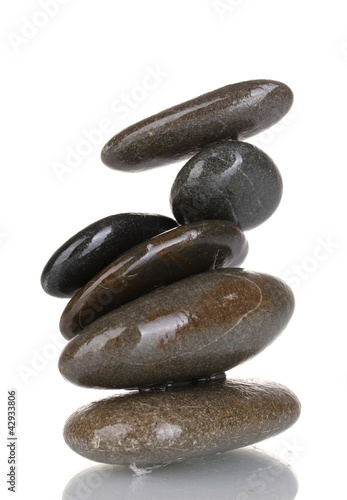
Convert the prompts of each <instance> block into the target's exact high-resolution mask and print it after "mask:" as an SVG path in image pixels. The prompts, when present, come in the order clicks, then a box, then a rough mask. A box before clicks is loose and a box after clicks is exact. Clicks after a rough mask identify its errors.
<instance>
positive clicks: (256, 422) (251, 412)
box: [64, 380, 300, 465]
mask: <svg viewBox="0 0 347 500" xmlns="http://www.w3.org/2000/svg"><path fill="white" fill-rule="evenodd" d="M299 415H300V403H299V401H298V399H297V397H296V396H295V395H294V394H293V393H292V392H291V391H290V390H289V389H287V388H286V387H284V386H282V385H279V384H276V383H273V382H264V381H257V380H229V381H224V382H215V383H207V384H205V383H202V384H198V385H197V386H196V387H194V386H193V387H185V388H181V389H174V390H168V391H155V392H151V393H132V394H127V395H118V396H113V397H110V398H107V399H103V400H100V401H97V402H96V403H92V404H89V405H87V406H85V407H83V408H80V409H79V410H77V411H76V412H75V413H74V414H73V415H72V416H71V417H70V418H69V419H68V420H67V422H66V424H65V428H64V437H65V441H66V443H67V444H68V445H69V446H70V447H71V448H72V449H73V450H74V451H75V452H76V453H79V454H80V455H82V456H83V457H86V458H89V459H90V460H95V461H97V462H103V463H109V464H138V465H149V464H160V463H165V462H171V461H175V460H179V459H186V458H191V457H197V456H204V455H208V454H211V453H217V452H224V451H227V450H231V449H235V448H241V447H243V446H247V445H250V444H254V443H257V442H259V441H262V440H264V439H266V438H269V437H271V436H275V435H276V434H279V433H280V432H282V431H285V430H286V429H288V428H289V427H290V426H291V425H293V424H294V423H295V422H296V420H297V419H298V417H299Z"/></svg>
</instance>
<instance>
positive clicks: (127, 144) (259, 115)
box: [101, 80, 293, 171]
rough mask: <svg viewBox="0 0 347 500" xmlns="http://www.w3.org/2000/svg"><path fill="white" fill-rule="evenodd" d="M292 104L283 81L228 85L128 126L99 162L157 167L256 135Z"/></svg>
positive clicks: (123, 166) (134, 168) (133, 167)
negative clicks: (224, 142)
mask: <svg viewBox="0 0 347 500" xmlns="http://www.w3.org/2000/svg"><path fill="white" fill-rule="evenodd" d="M292 103H293V93H292V91H291V90H290V88H289V87H288V86H287V85H285V84H284V83H281V82H277V81H273V80H250V81H247V82H241V83H235V84H233V85H227V86H225V87H222V88H220V89H217V90H214V91H212V92H208V93H207V94H203V95H201V96H199V97H197V98H195V99H192V100H190V101H186V102H184V103H182V104H179V105H177V106H174V107H172V108H169V109H166V110H165V111H162V112H160V113H158V114H156V115H153V116H151V117H149V118H146V119H145V120H142V121H140V122H138V123H135V124H134V125H131V126H130V127H128V128H126V129H125V130H123V131H122V132H120V133H119V134H117V135H115V136H114V137H113V138H112V139H111V140H110V141H109V142H108V143H107V144H106V145H105V146H104V148H103V150H102V153H101V159H102V161H103V162H104V163H105V164H106V165H108V166H109V167H112V168H115V169H117V170H127V171H139V170H145V169H148V168H153V167H157V166H161V165H164V164H166V163H169V162H172V161H175V160H179V159H182V158H185V157H188V156H191V155H193V154H194V153H197V152H198V151H200V150H201V149H202V148H203V147H204V146H206V145H208V144H212V143H214V142H216V141H220V140H223V139H245V138H247V137H250V136H252V135H254V134H258V133H259V132H261V131H263V130H265V129H267V128H268V127H271V126H272V125H273V124H275V123H276V122H278V121H279V120H280V119H281V118H282V117H283V116H284V115H285V114H286V113H287V112H288V111H289V109H290V107H291V105H292Z"/></svg>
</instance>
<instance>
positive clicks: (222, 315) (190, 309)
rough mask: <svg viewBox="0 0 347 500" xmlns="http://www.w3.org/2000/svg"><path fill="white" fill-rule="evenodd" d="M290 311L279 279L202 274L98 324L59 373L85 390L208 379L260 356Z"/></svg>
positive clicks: (72, 347) (66, 354) (234, 272)
mask: <svg viewBox="0 0 347 500" xmlns="http://www.w3.org/2000/svg"><path fill="white" fill-rule="evenodd" d="M293 309H294V298H293V294H292V292H291V290H290V289H289V287H288V286H287V285H286V284H285V283H284V282H283V281H281V280H279V279H278V278H274V277H272V276H269V275H267V274H260V273H253V272H249V271H244V270H242V269H238V268H236V269H217V270H215V271H209V272H205V273H201V274H198V275H195V276H191V277H189V278H186V279H184V280H181V281H179V282H176V283H173V284H172V285H168V286H166V287H164V288H161V289H160V290H155V291H154V292H151V293H149V294H147V295H144V296H142V297H140V298H139V299H136V300H134V301H132V302H130V303H129V304H126V305H124V306H122V307H120V308H119V309H116V310H114V311H112V312H110V313H108V314H106V315H105V316H102V317H101V318H99V319H97V320H96V321H94V322H93V323H92V324H91V325H89V326H88V327H86V328H85V329H84V331H83V333H82V334H81V335H77V336H76V337H75V338H73V339H72V340H71V341H70V342H69V343H68V344H67V345H66V347H65V348H64V350H63V352H62V354H61V356H60V360H59V369H60V371H61V373H62V375H63V376H64V377H65V378H66V379H67V380H69V381H70V382H73V383H74V384H77V385H81V386H85V387H105V388H118V389H123V388H132V387H141V386H148V385H153V384H164V383H167V382H172V381H173V382H175V381H177V382H180V381H182V380H194V379H200V378H206V377H208V376H210V375H213V374H216V373H220V372H224V371H227V370H229V369H230V368H232V367H233V366H235V365H237V364H239V363H241V362H243V361H245V360H246V359H249V358H251V357H252V356H255V355H256V354H257V353H259V352H260V351H262V350H263V349H264V348H265V347H266V346H267V345H268V344H270V343H271V342H272V341H273V340H274V339H275V338H276V337H277V336H278V335H279V333H280V332H281V331H282V330H283V329H284V328H285V326H286V325H287V323H288V321H289V319H290V317H291V315H292V313H293Z"/></svg>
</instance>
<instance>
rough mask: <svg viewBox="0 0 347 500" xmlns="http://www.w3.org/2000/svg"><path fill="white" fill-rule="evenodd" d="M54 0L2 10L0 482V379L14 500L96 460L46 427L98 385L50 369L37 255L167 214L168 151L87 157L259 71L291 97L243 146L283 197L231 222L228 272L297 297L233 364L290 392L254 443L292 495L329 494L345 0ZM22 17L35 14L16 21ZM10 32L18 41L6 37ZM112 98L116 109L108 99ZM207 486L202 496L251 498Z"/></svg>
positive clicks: (341, 284) (340, 351) (332, 484)
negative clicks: (121, 216)
mask: <svg viewBox="0 0 347 500" xmlns="http://www.w3.org/2000/svg"><path fill="white" fill-rule="evenodd" d="M62 3H63V2H61V4H62ZM64 3H65V4H66V5H60V6H59V7H58V8H57V11H56V12H55V13H54V14H51V16H52V17H50V18H45V17H44V16H42V14H39V13H40V12H41V13H42V11H43V9H42V7H41V6H40V2H38V1H35V0H30V1H29V0H25V1H24V0H17V1H16V2H2V5H1V8H0V9H1V12H0V18H1V35H2V37H1V40H2V43H1V67H2V76H1V86H2V90H1V94H0V98H1V108H0V109H1V139H2V140H1V156H2V159H1V172H2V176H3V180H2V181H1V211H0V261H1V272H0V276H1V293H2V296H1V326H2V328H1V330H2V332H1V336H2V349H1V367H2V370H3V374H2V377H1V383H2V391H1V394H0V396H1V421H0V432H1V441H0V456H1V477H0V484H1V490H2V491H5V490H6V485H5V481H6V472H7V468H8V466H7V450H6V394H7V389H9V388H16V389H17V391H18V439H19V440H18V449H17V452H18V483H17V486H18V493H16V497H15V498H19V499H28V498H35V499H38V500H40V499H46V498H50V499H53V500H54V499H60V498H61V495H62V491H63V490H64V488H65V486H66V484H67V483H68V481H69V480H70V479H71V478H72V477H73V476H74V475H75V474H77V473H78V472H79V471H82V470H83V469H86V468H87V467H90V466H92V465H94V464H93V463H92V462H89V461H88V460H85V459H83V458H82V457H80V456H78V455H76V454H74V453H73V452H72V451H71V450H70V449H69V448H68V447H67V446H66V445H65V443H64V440H63V438H62V428H63V425H64V421H65V419H66V418H67V417H68V416H69V415H70V414H71V413H72V412H73V411H74V410H75V409H77V408H78V407H79V406H81V405H83V404H86V403H88V402H91V401H93V400H95V399H98V398H101V397H105V396H106V395H109V393H107V391H105V392H104V391H97V390H87V389H83V388H78V387H75V386H73V385H71V384H69V383H68V382H66V381H64V380H63V378H62V377H61V376H60V374H59V372H58V368H57V361H58V356H59V352H60V351H61V349H62V347H63V345H64V344H65V341H64V339H62V338H60V336H59V331H58V323H59V318H60V314H61V312H62V310H63V308H64V306H65V303H66V301H65V300H63V299H57V298H53V297H50V296H48V295H46V294H45V293H44V292H43V291H42V289H41V287H40V274H41V271H42V268H43V266H44V264H45V263H46V261H47V260H48V258H49V257H50V255H51V254H52V253H53V251H54V250H55V249H56V248H57V247H59V246H60V245H61V244H62V243H63V242H64V241H65V240H66V239H67V238H68V237H70V236H71V235H73V234H74V233H75V232H77V231H78V230H80V229H81V228H83V227H85V226H86V225H88V224H90V223H91V222H93V221H95V220H98V219H100V218H101V217H104V216H107V215H110V214H115V213H120V212H127V211H132V212H136V211H138V212H156V213H161V214H165V215H170V206H169V201H168V200H169V192H170V188H171V184H172V182H173V180H174V178H175V176H176V174H177V172H178V171H179V169H180V167H181V166H182V163H181V164H175V165H170V166H167V167H164V168H158V169H155V170H152V171H148V172H144V173H140V174H127V173H123V172H116V171H113V170H111V169H109V168H108V167H106V166H105V165H103V164H102V163H101V160H100V151H101V148H102V145H103V144H104V142H106V140H108V139H109V138H110V137H111V136H112V135H113V134H114V133H116V132H117V131H120V130H121V129H123V128H124V127H125V126H127V125H130V124H131V123H133V122H136V121H138V120H139V119H142V118H145V117H146V116H148V115H151V114H153V113H155V112H157V111H160V110H162V109H165V108H167V107H169V106H171V105H174V104H177V103H180V102H182V101H185V100H187V99H190V98H193V97H196V96H198V95H200V94H202V93H204V92H208V91H210V90H213V89H215V88H218V87H221V86H224V85H227V84H229V83H235V82H238V81H243V80H249V79H258V78H269V79H275V80H280V81H283V82H285V83H287V84H288V85H289V86H290V87H291V88H292V89H293V91H294V95H295V103H294V106H293V108H292V111H290V113H289V115H288V116H287V118H286V119H285V120H284V121H283V122H282V123H281V125H279V126H277V127H275V128H274V130H271V131H269V132H267V133H264V134H262V135H261V136H258V137H254V138H252V139H250V140H249V142H253V143H254V144H257V145H258V146H260V147H261V148H262V149H264V150H265V151H266V152H267V153H268V154H269V155H270V156H271V157H272V158H273V159H274V161H275V163H276V164H277V166H278V167H279V169H280V170H281V172H282V176H283V181H284V195H283V198H282V202H281V205H280V207H279V209H278V210H277V211H276V213H275V214H274V215H273V216H272V218H271V219H270V220H268V221H267V222H266V223H264V224H263V225H261V226H260V227H258V228H257V229H255V230H253V231H251V232H248V233H247V237H248V240H249V244H250V252H249V256H248V258H247V260H246V262H245V264H244V267H245V268H248V269H251V270H254V271H260V272H268V273H272V274H274V275H277V276H281V277H285V278H286V279H287V281H288V283H289V284H291V285H292V286H293V288H294V291H295V295H296V302H297V306H296V311H295V314H294V316H293V319H292V321H291V323H290V325H289V326H288V327H287V329H286V330H285V332H284V333H283V334H282V336H281V337H280V338H279V339H278V340H277V341H276V342H275V343H274V344H273V345H271V346H270V347H269V348H268V349H267V350H266V351H264V352H263V353H262V354H260V355H259V356H258V357H257V358H255V359H253V360H251V361H249V362H247V363H246V364H244V365H242V366H240V367H237V368H235V369H234V370H233V372H232V374H233V375H235V376H237V377H257V378H267V379H270V380H275V381H278V382H281V383H284V384H286V385H288V386H289V387H290V388H291V389H292V390H294V391H295V392H296V393H297V395H298V396H299V398H300V399H301V402H302V406H303V409H302V416H301V418H300V420H299V422H298V423H297V424H296V425H295V426H294V427H293V428H291V429H290V430H289V431H288V432H286V433H285V434H284V435H283V436H281V437H280V438H275V439H273V440H271V441H268V442H264V443H261V445H260V446H261V447H262V448H265V449H270V450H274V451H275V452H276V453H277V455H278V456H281V457H282V458H285V460H287V462H289V463H290V464H291V467H292V469H293V470H294V471H295V473H296V475H297V478H298V483H299V493H298V495H297V498H298V499H299V500H307V499H310V498H316V499H317V498H339V499H340V498H345V495H346V491H345V487H344V485H345V463H344V461H343V460H342V459H341V458H340V457H341V454H343V452H344V450H345V446H346V444H347V443H346V425H345V422H346V384H347V368H346V361H345V346H346V342H345V336H346V328H345V313H346V307H345V300H346V292H345V277H346V271H345V259H344V258H343V257H344V253H345V243H346V236H345V227H346V219H345V217H346V216H345V214H346V208H345V203H344V200H345V197H346V194H345V193H346V187H345V179H346V175H345V170H346V146H345V145H346V112H347V108H346V88H347V86H346V85H347V27H346V16H347V7H346V2H344V1H343V0H341V1H339V0H330V1H329V2H327V1H322V0H306V1H303V0H301V1H299V0H291V1H278V0H277V1H275V0H262V1H259V0H258V1H256V0H243V1H242V0H239V1H238V0H221V1H220V2H219V4H216V2H215V1H214V0H199V1H198V0H175V1H159V0H146V1H144V0H132V1H125V0H124V1H114V0H99V1H98V2H96V1H91V0H84V1H82V0H70V1H66V0H65V2H64ZM28 20H29V21H32V20H34V21H35V22H36V24H40V23H41V24H44V26H41V27H40V28H38V29H35V28H34V30H33V28H31V33H30V28H29V27H28ZM23 30H24V32H25V34H26V36H28V34H29V35H30V34H31V38H20V37H23ZM25 30H26V31H25ZM158 69H159V70H160V75H161V76H158V77H157V80H158V81H157V84H156V85H155V84H154V83H155V81H154V80H152V84H153V88H152V89H150V90H146V89H144V87H143V81H144V78H145V77H146V75H147V74H148V72H150V71H153V70H155V71H158ZM124 95H128V96H130V103H129V104H126V105H125V106H124V104H123V107H122V108H120V102H121V100H122V99H124V98H125V97H124ZM105 120H108V121H107V122H105ZM101 122H102V125H103V126H104V125H105V123H107V124H108V125H110V124H111V125H112V130H111V131H110V132H106V133H105V132H103V133H102V137H101V139H100V141H99V142H100V144H97V145H94V146H90V148H89V150H84V157H83V158H82V157H81V158H80V161H79V163H78V162H77V161H76V165H75V166H74V167H73V168H70V169H69V171H65V172H64V173H63V174H61V172H60V174H61V175H57V168H56V167H54V165H55V166H56V165H57V162H58V163H60V164H65V165H66V156H67V153H68V151H70V152H71V148H72V149H74V150H75V151H76V149H77V148H81V141H83V140H85V133H86V132H87V133H88V132H90V131H91V130H92V129H97V128H98V129H99V130H100V123H101ZM100 133H101V132H100ZM77 163H78V164H77ZM55 345H56V347H54V346H55ZM57 346H59V347H57ZM28 370H31V371H28ZM216 474H217V473H216V471H212V472H211V484H213V481H214V480H216V481H217V482H218V475H216ZM193 487H194V485H192V488H193ZM245 491H246V490H245ZM6 493H7V492H6ZM8 495H9V498H12V497H13V494H8ZM11 495H12V497H11ZM129 495H130V493H129ZM218 495H219V496H218ZM218 495H217V493H216V495H215V497H213V496H211V498H238V500H239V499H241V498H243V499H247V498H250V497H249V496H247V495H248V493H244V494H243V496H242V495H241V496H240V494H239V496H238V497H237V496H235V494H234V496H230V495H231V493H230V492H228V491H224V492H222V493H220V494H218ZM180 496H181V497H182V495H180ZM191 497H193V495H192V496H191ZM275 497H276V496H275ZM275 497H274V498H275ZM6 498H7V496H6ZM110 498H111V497H110ZM112 498H113V497H112ZM114 498H118V497H116V496H115V497H114ZM123 498H125V496H123ZM127 498H128V497H127ZM129 498H133V497H132V496H129ZM134 498H135V497H134ZM136 498H137V497H136ZM187 498H189V496H188V495H187ZM252 498H253V496H252ZM254 498H266V496H262V497H260V496H254ZM268 498H270V496H268ZM271 498H272V497H271ZM278 498H281V497H280V495H279V494H278Z"/></svg>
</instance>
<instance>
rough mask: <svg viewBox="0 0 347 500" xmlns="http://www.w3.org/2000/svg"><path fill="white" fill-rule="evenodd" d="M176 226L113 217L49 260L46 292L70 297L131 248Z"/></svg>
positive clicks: (154, 218) (157, 218) (151, 217)
mask: <svg viewBox="0 0 347 500" xmlns="http://www.w3.org/2000/svg"><path fill="white" fill-rule="evenodd" d="M175 226H177V223H176V222H175V221H174V220H173V219H170V218H169V217H164V216H163V215H157V214H135V213H124V214H117V215H111V216H109V217H105V218H104V219H100V220H98V221H96V222H94V223H93V224H90V225H89V226H87V227H85V228H84V229H82V230H81V231H79V232H78V233H77V234H75V235H74V236H72V237H71V238H70V239H68V240H67V241H66V242H65V243H64V244H63V245H62V246H61V247H60V248H58V250H56V252H54V254H53V255H52V257H51V258H50V259H49V261H48V262H47V264H46V265H45V267H44V269H43V272H42V275H41V285H42V287H43V289H44V290H45V292H47V293H48V294H50V295H54V296H55V297H71V296H72V295H73V294H74V293H75V292H76V291H77V290H78V289H79V288H81V287H82V286H84V285H85V284H86V283H87V282H88V281H89V280H90V279H91V278H92V277H93V276H95V275H96V274H97V273H98V272H99V271H101V269H103V268H104V267H106V266H107V265H108V264H109V263H110V262H112V261H113V260H115V259H116V258H117V257H118V256H119V255H121V254H122V253H123V252H125V251H126V250H128V249H129V248H131V247H133V246H134V245H137V244H138V243H141V242H142V241H144V240H147V239H148V238H151V237H152V236H155V235H157V234H159V233H162V232H164V231H167V230H168V229H171V228H173V227H175Z"/></svg>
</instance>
